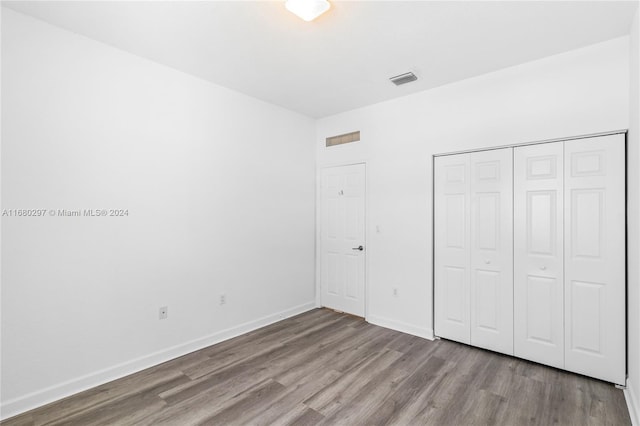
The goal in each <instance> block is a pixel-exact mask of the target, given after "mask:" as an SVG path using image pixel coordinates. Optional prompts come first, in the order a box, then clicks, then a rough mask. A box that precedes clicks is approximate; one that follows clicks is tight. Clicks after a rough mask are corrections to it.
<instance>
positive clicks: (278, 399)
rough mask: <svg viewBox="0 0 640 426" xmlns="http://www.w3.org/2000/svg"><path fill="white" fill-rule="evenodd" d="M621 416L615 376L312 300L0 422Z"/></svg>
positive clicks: (467, 421)
mask: <svg viewBox="0 0 640 426" xmlns="http://www.w3.org/2000/svg"><path fill="white" fill-rule="evenodd" d="M0 424H2V425H3V426H5V425H7V426H36V425H37V426H40V425H82V426H89V425H91V426H93V425H96V426H97V425H118V426H129V425H136V426H145V425H149V426H150V425H154V426H156V425H180V426H183V425H185V426H189V425H199V424H215V425H250V426H266V425H322V424H330V425H334V424H345V425H356V426H357V425H367V426H369V425H437V426H447V425H456V426H458V425H471V424H481V425H490V424H491V425H493V424H495V425H509V426H511V425H581V426H582V425H629V424H631V420H630V418H629V414H628V410H627V407H626V403H625V400H624V395H623V394H622V391H621V390H619V389H616V388H615V387H614V386H613V385H612V384H610V383H605V382H602V381H598V380H594V379H590V378H587V377H584V376H580V375H576V374H572V373H569V372H566V371H562V370H558V369H554V368H550V367H545V366H542V365H538V364H535V363H532V362H528V361H525V360H521V359H517V358H513V357H508V356H505V355H500V354H496V353H493V352H490V351H485V350H482V349H478V348H473V347H470V346H466V345H462V344H458V343H455V342H450V341H447V340H437V341H428V340H425V339H421V338H419V337H415V336H410V335H407V334H403V333H400V332H397V331H393V330H389V329H386V328H381V327H377V326H374V325H371V324H369V323H366V322H365V321H363V320H362V319H359V318H357V317H353V316H350V315H344V314H340V313H336V312H334V311H330V310H326V309H315V310H312V311H309V312H306V313H304V314H301V315H297V316H295V317H292V318H289V319H287V320H284V321H281V322H278V323H275V324H272V325H269V326H267V327H264V328H261V329H259V330H255V331H253V332H251V333H247V334H244V335H242V336H238V337H236V338H234V339H230V340H227V341H225V342H221V343H219V344H217V345H213V346H210V347H207V348H204V349H202V350H200V351H196V352H193V353H191V354H187V355H185V356H183V357H180V358H177V359H175V360H172V361H169V362H166V363H163V364H160V365H158V366H156V367H153V368H150V369H147V370H144V371H141V372H139V373H136V374H133V375H130V376H127V377H123V378H121V379H118V380H115V381H113V382H110V383H106V384H104V385H101V386H98V387H96V388H93V389H90V390H88V391H85V392H81V393H79V394H77V395H74V396H71V397H69V398H65V399H63V400H60V401H57V402H54V403H52V404H49V405H47V406H44V407H41V408H38V409H36V410H32V411H29V412H27V413H24V414H22V415H19V416H16V417H14V418H12V419H8V420H5V421H3V422H1V423H0Z"/></svg>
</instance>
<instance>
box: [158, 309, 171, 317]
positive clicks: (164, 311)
mask: <svg viewBox="0 0 640 426" xmlns="http://www.w3.org/2000/svg"><path fill="white" fill-rule="evenodd" d="M168 316H169V307H168V306H162V307H161V308H160V309H159V311H158V317H159V318H160V319H161V320H163V319H167V317H168Z"/></svg>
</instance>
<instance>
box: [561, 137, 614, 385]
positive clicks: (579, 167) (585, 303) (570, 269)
mask: <svg viewBox="0 0 640 426" xmlns="http://www.w3.org/2000/svg"><path fill="white" fill-rule="evenodd" d="M564 148H565V152H564V155H565V217H564V220H565V368H566V369H567V370H570V371H574V372H577V373H581V374H585V375H588V376H592V377H596V378H599V379H602V380H606V381H609V382H614V383H619V384H624V382H625V291H626V290H625V279H626V277H625V256H626V251H625V250H626V248H625V209H626V207H625V154H624V151H625V147H624V135H610V136H602V137H596V138H589V139H580V140H575V141H567V142H565V145H564Z"/></svg>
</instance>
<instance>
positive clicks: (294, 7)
mask: <svg viewBox="0 0 640 426" xmlns="http://www.w3.org/2000/svg"><path fill="white" fill-rule="evenodd" d="M284 6H285V7H286V8H287V10H288V11H289V12H291V13H294V14H296V15H298V16H299V17H300V18H302V19H303V20H305V21H307V22H309V21H313V20H314V19H316V18H317V17H318V16H320V15H322V14H323V13H325V12H326V11H327V10H329V8H330V7H331V4H330V3H329V2H328V1H327V0H287V1H286V2H285V3H284Z"/></svg>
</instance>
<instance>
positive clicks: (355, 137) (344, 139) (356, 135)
mask: <svg viewBox="0 0 640 426" xmlns="http://www.w3.org/2000/svg"><path fill="white" fill-rule="evenodd" d="M359 140H360V131H359V130H358V131H357V132H351V133H345V134H344V135H338V136H331V137H330V138H327V146H335V145H342V144H343V143H349V142H358V141H359Z"/></svg>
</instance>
